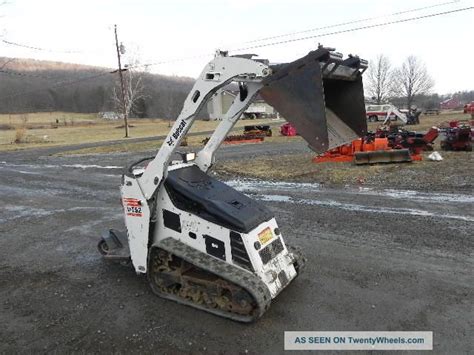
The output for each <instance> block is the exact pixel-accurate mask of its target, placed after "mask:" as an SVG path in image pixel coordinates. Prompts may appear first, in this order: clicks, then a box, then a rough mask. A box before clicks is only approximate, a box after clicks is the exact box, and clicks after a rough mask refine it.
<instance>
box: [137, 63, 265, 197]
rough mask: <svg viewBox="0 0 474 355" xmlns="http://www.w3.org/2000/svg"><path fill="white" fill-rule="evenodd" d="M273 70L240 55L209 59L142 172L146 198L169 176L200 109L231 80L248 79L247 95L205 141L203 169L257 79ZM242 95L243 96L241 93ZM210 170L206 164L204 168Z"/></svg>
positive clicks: (255, 88) (252, 92)
mask: <svg viewBox="0 0 474 355" xmlns="http://www.w3.org/2000/svg"><path fill="white" fill-rule="evenodd" d="M270 72H271V70H270V69H269V67H268V66H267V65H265V64H263V63H260V62H257V61H254V60H251V59H246V58H239V57H226V56H222V55H219V56H217V57H216V58H214V59H213V60H212V61H211V62H209V63H208V64H207V65H206V67H205V68H204V70H203V71H202V73H201V75H200V76H199V78H198V79H197V81H196V83H195V84H194V86H193V88H192V90H191V92H190V93H189V95H188V97H187V98H186V100H185V102H184V106H183V109H182V111H181V113H180V115H179V116H178V118H177V119H176V122H175V124H174V125H173V127H172V128H171V131H170V132H169V133H168V136H167V137H166V139H165V141H164V142H163V144H162V146H161V148H160V150H159V151H158V153H157V154H156V156H155V158H154V159H153V160H152V161H151V162H150V163H149V164H148V166H147V168H146V169H145V171H144V172H143V174H142V176H140V177H139V178H138V179H137V180H138V184H139V186H140V188H141V190H142V192H143V195H144V196H145V198H146V199H150V198H151V197H152V196H153V194H154V192H155V191H156V189H157V188H158V186H159V185H160V184H161V182H162V181H163V180H164V179H165V178H166V174H167V171H168V165H169V162H170V160H171V157H172V155H173V153H174V152H175V150H176V149H177V147H179V145H180V142H181V140H182V139H183V138H184V137H185V136H186V134H187V132H188V131H189V129H190V128H191V126H192V125H193V123H194V121H195V119H196V115H197V113H198V112H199V111H200V109H201V108H202V106H203V105H204V104H205V103H206V101H207V100H208V99H209V98H210V97H212V95H214V93H215V92H216V91H217V90H219V89H220V88H221V87H223V86H225V85H227V84H229V83H230V82H231V81H238V82H248V83H249V85H248V95H247V97H246V98H245V99H244V100H243V101H241V102H240V103H239V104H237V105H235V107H234V109H232V110H230V111H231V112H228V114H227V115H226V117H225V120H224V121H223V122H222V123H221V125H220V126H219V127H218V129H217V130H216V132H214V135H213V139H212V140H210V141H209V143H211V144H209V143H208V145H206V147H205V149H204V153H203V154H201V155H200V157H201V158H200V160H199V161H200V166H201V169H202V168H204V167H205V166H207V167H209V165H210V164H211V161H212V159H213V156H214V152H215V150H216V149H217V148H218V146H219V145H220V143H221V142H222V141H223V140H224V139H225V137H226V135H227V133H228V132H229V130H230V129H232V127H233V125H234V124H235V122H236V121H237V119H238V118H239V116H240V113H241V112H242V111H243V110H245V108H246V107H247V106H248V105H249V104H250V102H251V99H252V98H253V97H254V96H255V94H256V93H257V91H258V89H259V87H258V85H257V84H258V83H259V82H260V81H261V80H262V79H263V78H264V77H266V76H268V75H269V74H270ZM253 83H255V85H253ZM239 97H241V96H240V95H239ZM205 169H206V170H207V168H205Z"/></svg>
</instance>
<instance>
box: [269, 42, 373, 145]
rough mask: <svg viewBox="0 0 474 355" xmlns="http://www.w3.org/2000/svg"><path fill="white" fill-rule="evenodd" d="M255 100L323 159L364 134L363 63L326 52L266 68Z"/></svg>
mask: <svg viewBox="0 0 474 355" xmlns="http://www.w3.org/2000/svg"><path fill="white" fill-rule="evenodd" d="M272 68H273V70H274V73H273V74H272V75H271V76H269V77H267V78H266V79H265V80H264V81H263V84H264V87H263V88H262V89H261V90H260V94H261V96H262V97H263V98H264V99H265V101H267V103H269V104H270V105H272V106H273V107H274V108H275V109H276V110H277V111H278V112H279V113H280V114H281V115H282V116H283V117H285V119H286V120H287V121H289V122H291V123H292V124H293V125H294V126H295V127H296V130H297V132H298V133H299V134H300V135H301V136H302V137H303V138H304V139H305V140H306V142H308V144H309V146H310V148H311V149H313V150H314V151H315V152H317V153H323V152H325V151H327V150H329V149H332V148H334V147H337V146H340V145H341V144H344V143H347V142H350V141H352V140H354V139H355V138H357V137H360V136H363V135H365V134H366V132H367V120H366V116H365V105H364V91H363V86H362V73H363V71H364V70H365V69H366V68H367V62H366V61H364V60H362V59H360V58H358V57H355V56H354V57H353V56H351V57H349V58H347V59H345V60H344V59H342V55H341V54H339V53H337V52H334V50H332V49H329V48H323V47H321V48H319V49H317V50H316V51H313V52H310V53H309V54H308V55H306V56H305V57H303V58H300V59H298V60H296V61H294V62H291V63H288V64H281V65H278V66H275V67H272Z"/></svg>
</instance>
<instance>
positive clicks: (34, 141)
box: [0, 112, 270, 151]
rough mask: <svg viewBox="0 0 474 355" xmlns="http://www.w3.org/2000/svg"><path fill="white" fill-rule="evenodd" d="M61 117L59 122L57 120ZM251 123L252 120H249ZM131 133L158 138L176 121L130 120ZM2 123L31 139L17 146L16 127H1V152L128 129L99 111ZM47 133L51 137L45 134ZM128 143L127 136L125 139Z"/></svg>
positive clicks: (205, 124) (210, 124)
mask: <svg viewBox="0 0 474 355" xmlns="http://www.w3.org/2000/svg"><path fill="white" fill-rule="evenodd" d="M56 120H58V122H59V123H56ZM269 121H270V120H253V121H239V122H237V125H236V126H237V127H242V126H244V125H246V124H264V123H268V122H269ZM249 122H251V123H249ZM129 123H130V125H132V126H133V127H131V128H130V134H131V137H133V138H141V137H156V136H161V135H166V134H168V132H169V130H170V127H171V126H172V124H173V123H174V122H170V121H168V120H163V119H158V118H156V119H137V120H130V122H129ZM0 124H6V125H9V126H12V127H14V128H15V129H16V128H17V127H25V125H26V128H29V131H28V141H27V142H26V143H24V144H21V145H13V144H11V142H13V141H14V140H15V133H14V132H12V130H0V151H2V150H3V151H5V150H16V149H25V148H34V147H38V146H45V147H46V146H62V145H71V144H81V143H92V142H105V141H111V140H121V139H123V138H124V130H123V129H116V127H119V126H121V125H123V123H122V122H121V121H106V120H103V119H98V118H96V115H95V114H74V113H64V112H53V113H37V114H27V120H26V124H25V116H24V115H23V116H22V115H0ZM217 124H218V122H216V121H196V123H195V124H194V125H193V127H192V128H191V132H202V131H208V130H214V129H215V127H216V126H217ZM45 136H47V137H48V138H47V140H45V139H43V137H45ZM124 143H126V139H124Z"/></svg>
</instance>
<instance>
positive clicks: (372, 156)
mask: <svg viewBox="0 0 474 355" xmlns="http://www.w3.org/2000/svg"><path fill="white" fill-rule="evenodd" d="M411 161H412V159H411V156H410V151H409V150H408V149H394V150H374V151H369V152H356V153H355V156H354V163H355V164H356V165H364V164H380V163H404V162H406V163H409V162H411Z"/></svg>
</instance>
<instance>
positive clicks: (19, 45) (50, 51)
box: [2, 39, 84, 54]
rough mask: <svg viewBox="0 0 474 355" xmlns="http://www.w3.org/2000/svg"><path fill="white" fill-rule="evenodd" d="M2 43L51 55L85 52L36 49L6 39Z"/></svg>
mask: <svg viewBox="0 0 474 355" xmlns="http://www.w3.org/2000/svg"><path fill="white" fill-rule="evenodd" d="M2 42H3V43H5V44H8V45H10V46H15V47H21V48H27V49H32V50H35V51H42V52H49V53H68V54H79V53H84V51H77V50H54V49H48V48H42V47H35V46H30V45H28V44H22V43H17V42H13V41H7V40H5V39H2Z"/></svg>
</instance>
